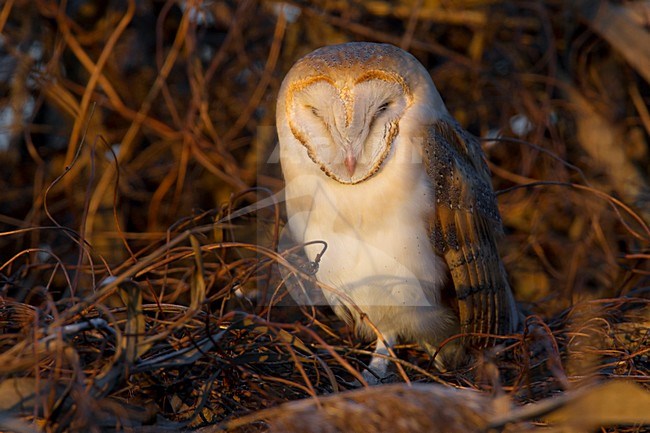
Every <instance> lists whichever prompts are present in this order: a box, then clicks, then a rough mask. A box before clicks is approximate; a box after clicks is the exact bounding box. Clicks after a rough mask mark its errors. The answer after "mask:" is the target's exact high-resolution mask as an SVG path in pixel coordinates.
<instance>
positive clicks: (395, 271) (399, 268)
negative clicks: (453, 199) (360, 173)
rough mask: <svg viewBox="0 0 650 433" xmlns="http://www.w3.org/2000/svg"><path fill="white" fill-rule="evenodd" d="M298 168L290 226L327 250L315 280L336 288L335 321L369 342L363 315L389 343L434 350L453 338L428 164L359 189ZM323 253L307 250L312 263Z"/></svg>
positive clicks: (403, 167) (290, 191)
mask: <svg viewBox="0 0 650 433" xmlns="http://www.w3.org/2000/svg"><path fill="white" fill-rule="evenodd" d="M300 165H301V166H302V167H301V173H300V174H297V177H296V178H294V180H293V181H292V182H290V183H288V184H287V185H286V190H285V194H286V199H287V209H288V213H289V215H288V217H289V218H288V227H289V228H290V230H291V233H292V235H293V238H294V239H295V240H296V241H297V242H309V241H316V240H322V241H325V242H326V243H327V251H326V252H325V254H324V255H323V257H322V258H321V261H320V266H319V270H318V273H317V274H316V276H317V278H318V280H319V281H320V282H321V283H324V284H325V285H327V286H329V287H331V289H332V290H331V291H329V290H326V291H325V296H326V298H327V300H328V302H329V303H330V305H332V307H333V308H334V310H335V311H336V312H337V314H338V315H339V316H341V317H344V318H346V319H351V320H352V322H353V323H354V324H355V326H356V329H357V331H358V332H359V333H360V334H361V335H363V336H365V337H367V338H372V337H374V336H375V334H374V332H373V331H372V328H371V327H369V326H368V325H367V323H366V322H364V321H363V320H360V317H359V310H361V311H362V312H363V313H365V314H366V315H367V316H368V319H370V321H371V322H372V323H373V324H374V325H375V326H376V327H377V329H378V330H379V331H380V332H382V334H384V335H385V336H387V337H390V338H395V339H396V338H403V339H405V340H407V341H426V342H428V343H430V344H435V343H437V342H439V341H440V339H442V338H444V337H446V336H448V334H449V333H450V332H451V330H452V328H453V323H454V320H453V316H452V314H451V312H450V311H448V310H447V309H446V308H444V307H442V306H441V305H440V302H439V298H440V288H441V287H442V285H443V284H444V280H445V275H446V273H445V271H446V264H445V263H444V261H443V260H442V259H441V258H440V257H438V256H437V255H435V253H434V251H433V248H432V245H431V241H430V239H429V234H428V227H427V221H429V218H431V217H432V215H429V213H430V212H431V209H432V208H433V206H432V205H431V204H432V203H433V197H432V193H431V189H430V186H429V183H428V181H427V178H426V173H425V172H424V168H423V167H422V165H419V164H398V163H395V164H391V165H387V166H386V167H384V170H385V171H395V173H392V174H389V173H384V172H383V171H384V170H382V172H381V173H379V174H378V175H377V176H374V177H373V178H371V179H369V180H367V181H365V182H363V183H361V184H358V185H353V186H352V185H343V184H340V183H338V182H336V181H333V180H332V179H329V178H328V177H326V176H324V175H323V174H322V173H321V172H320V171H314V170H310V169H309V168H308V166H304V165H302V164H300ZM312 167H314V166H313V164H312ZM283 169H284V170H285V171H286V170H291V168H289V167H286V165H285V167H283ZM396 179H397V181H396ZM405 191H407V192H408V193H406V194H405V193H404V192H405ZM321 250H322V245H319V244H315V245H310V246H307V247H306V252H307V255H308V257H309V259H310V260H314V259H315V257H316V255H317V254H318V253H319V252H320V251H321ZM337 292H338V293H342V294H344V296H339V295H338V294H337ZM346 296H347V299H346ZM349 301H352V303H354V304H355V305H356V306H357V307H358V309H359V310H357V309H356V308H355V307H353V306H350V305H349V304H350V302H349Z"/></svg>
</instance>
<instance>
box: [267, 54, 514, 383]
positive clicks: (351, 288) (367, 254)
mask: <svg viewBox="0 0 650 433" xmlns="http://www.w3.org/2000/svg"><path fill="white" fill-rule="evenodd" d="M277 128H278V135H279V140H280V155H281V156H280V160H281V165H282V171H283V174H284V179H285V182H286V189H285V197H286V205H287V216H288V221H287V227H288V229H289V231H290V233H291V236H292V237H293V239H294V240H295V241H296V242H299V243H305V242H309V241H315V240H321V241H324V242H325V243H326V244H327V247H328V248H327V251H326V253H325V254H324V255H323V257H322V258H321V260H320V266H319V269H318V272H317V274H316V277H317V279H318V281H319V282H320V283H321V284H322V286H323V287H325V288H326V289H325V290H324V295H325V298H326V299H327V301H328V302H329V304H330V305H331V306H332V308H333V309H334V311H335V312H336V314H337V315H338V316H339V317H341V318H342V319H344V320H346V321H347V322H348V323H350V324H351V325H353V326H354V327H355V329H356V330H357V331H358V333H359V335H360V336H361V337H363V338H365V339H376V340H377V345H376V349H375V353H376V354H377V355H379V356H373V358H372V360H371V362H370V365H369V366H368V370H366V371H364V373H363V374H364V378H366V379H367V380H368V381H369V382H371V383H378V382H381V381H382V380H384V379H386V378H387V377H389V376H390V371H389V370H390V369H389V367H390V362H389V361H387V359H386V358H385V357H383V356H381V355H386V354H387V353H388V348H387V347H390V346H392V345H394V344H396V343H398V342H415V343H418V344H420V345H422V346H423V347H424V348H425V349H426V350H427V351H429V352H430V353H435V352H436V351H437V350H438V349H439V346H440V344H441V343H442V342H443V341H444V340H446V339H447V338H448V337H450V336H452V335H455V334H459V333H461V334H463V335H464V336H463V338H461V339H456V340H454V341H455V343H453V344H450V345H447V346H446V347H445V348H444V350H442V351H441V353H440V356H438V357H437V363H438V365H439V366H441V367H444V366H445V365H447V366H449V365H453V364H454V363H456V362H458V360H460V359H464V357H465V351H466V348H468V347H484V346H485V345H487V344H489V343H490V339H489V338H488V336H489V335H494V334H500V335H504V334H509V333H512V332H514V331H515V330H516V328H517V325H518V317H519V316H518V312H517V308H516V305H515V302H514V299H513V296H512V293H511V290H510V286H509V284H508V280H507V276H506V273H505V270H504V267H503V265H502V263H501V259H500V257H499V254H498V252H497V238H498V236H499V234H500V232H501V218H500V215H499V211H498V208H497V204H496V199H495V196H494V192H493V190H492V186H491V182H490V174H489V172H488V168H487V166H486V163H485V161H484V159H483V153H482V151H481V148H480V145H479V143H478V141H477V139H476V138H474V137H473V136H471V135H470V134H469V133H467V132H466V131H464V130H463V129H462V128H461V127H460V126H459V125H458V123H457V122H456V121H455V120H454V119H453V118H452V117H451V115H450V114H449V113H448V111H447V109H446V108H445V105H444V103H443V101H442V99H441V97H440V95H439V94H438V91H437V90H436V87H435V85H434V84H433V81H432V80H431V77H430V75H429V73H428V72H427V70H426V69H425V68H424V67H423V66H422V64H420V63H419V62H418V61H417V60H416V59H415V58H414V57H413V56H412V55H411V54H409V53H407V52H406V51H404V50H402V49H400V48H397V47H395V46H392V45H386V44H376V43H362V42H359V43H347V44H342V45H334V46H328V47H324V48H320V49H318V50H316V51H314V52H312V53H311V54H308V55H307V56H305V57H303V58H302V59H300V60H299V61H298V62H297V63H296V64H295V65H294V66H293V67H292V68H291V70H290V71H289V72H288V74H287V76H286V78H285V79H284V81H283V83H282V87H281V89H280V93H279V97H278V105H277ZM320 249H321V248H320V246H318V245H309V246H306V247H305V252H306V254H307V256H308V258H309V259H310V260H314V259H315V257H316V255H317V254H318V253H319V252H320ZM449 288H452V290H447V289H449ZM447 292H450V293H454V294H455V296H453V297H450V296H443V293H447ZM368 322H370V323H371V324H369V323H368ZM375 329H376V330H377V331H378V333H379V335H377V332H376V331H375Z"/></svg>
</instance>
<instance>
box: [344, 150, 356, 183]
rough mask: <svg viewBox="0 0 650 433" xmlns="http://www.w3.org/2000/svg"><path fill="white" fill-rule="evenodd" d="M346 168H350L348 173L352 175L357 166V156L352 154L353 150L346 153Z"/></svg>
mask: <svg viewBox="0 0 650 433" xmlns="http://www.w3.org/2000/svg"><path fill="white" fill-rule="evenodd" d="M344 163H345V168H347V169H348V174H349V175H350V177H352V175H353V174H354V170H355V169H356V168H357V158H355V157H354V155H352V152H349V151H348V152H347V154H346V155H345V161H344Z"/></svg>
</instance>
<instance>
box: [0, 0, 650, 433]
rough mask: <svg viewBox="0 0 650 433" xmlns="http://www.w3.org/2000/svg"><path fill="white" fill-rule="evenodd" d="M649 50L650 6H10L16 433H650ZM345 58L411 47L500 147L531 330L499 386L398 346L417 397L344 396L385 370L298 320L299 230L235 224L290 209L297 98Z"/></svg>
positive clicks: (314, 318)
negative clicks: (285, 109)
mask: <svg viewBox="0 0 650 433" xmlns="http://www.w3.org/2000/svg"><path fill="white" fill-rule="evenodd" d="M180 4H183V8H181V7H180V6H179V5H180ZM599 7H600V8H601V10H600V12H601V13H600V14H597V13H596V11H597V9H598V8H599ZM649 28H650V4H649V3H648V2H647V1H620V2H614V1H613V0H611V1H610V2H599V1H593V2H592V1H583V2H579V1H576V2H564V1H559V0H549V1H533V0H531V1H522V2H516V1H500V0H453V1H452V0H449V1H445V0H441V1H434V0H412V1H411V0H401V1H396V2H389V1H384V0H377V1H361V0H357V1H352V2H347V1H339V0H331V1H329V0H318V1H313V2H306V1H289V2H286V3H280V2H276V1H271V0H259V1H254V0H240V1H234V0H233V1H207V0H204V1H203V2H198V1H194V2H192V1H186V2H185V1H162V0H161V1H158V0H144V1H137V2H136V1H135V0H112V1H107V2H99V1H91V0H67V1H60V2H57V1H54V0H4V2H2V3H0V30H1V32H2V39H1V40H0V162H1V164H2V172H1V173H0V430H2V431H15V432H33V431H47V432H73V431H74V432H77V431H79V432H85V431H89V432H100V431H101V432H103V431H106V432H110V431H118V430H120V431H121V430H125V431H157V432H160V431H179V430H180V429H182V428H195V427H201V428H203V429H204V431H219V430H218V428H222V429H225V430H227V431H233V432H234V431H237V432H245V431H269V430H271V431H275V432H282V431H296V432H298V431H318V432H336V431H346V432H347V431H350V432H352V431H365V432H379V431H394V432H401V431H404V432H406V431H421V432H425V431H433V429H434V428H435V427H436V426H443V428H442V429H441V431H452V430H454V429H456V431H486V430H487V429H488V428H496V429H500V428H505V429H506V430H507V431H528V430H530V431H532V430H535V429H536V428H537V426H539V425H540V424H542V425H543V424H546V423H547V422H551V421H553V420H555V422H556V426H557V425H562V426H565V427H562V428H566V430H561V431H591V429H593V428H594V426H597V425H599V424H612V423H613V424H628V425H621V426H619V427H609V428H608V430H607V431H620V432H627V431H630V432H632V431H635V432H637V431H648V427H647V426H646V427H643V426H639V425H637V426H634V422H636V423H640V422H642V421H644V419H643V418H638V414H639V412H638V411H637V412H634V410H635V408H639V407H640V408H643V407H644V406H643V404H647V403H648V402H647V398H648V397H647V392H646V393H644V391H643V388H647V387H648V383H649V381H650V349H649V347H650V346H649V344H648V339H649V337H648V329H649V327H650V307H649V306H648V304H649V303H650V294H649V293H650V284H649V282H650V278H649V275H650V229H649V228H648V222H650V189H649V185H648V183H649V182H648V174H649V167H650V155H649V152H650V150H649V146H648V139H649V137H650V113H649V110H648V105H649V104H650V84H649V82H650V33H649V31H648V29H649ZM351 40H371V41H383V42H390V43H393V44H396V45H400V46H402V47H404V48H406V49H408V50H410V51H411V52H412V53H413V54H414V55H416V57H418V58H419V59H420V60H421V61H422V62H423V63H424V64H425V65H426V66H427V68H428V69H429V71H430V72H431V74H432V76H433V78H434V81H435V82H436V84H437V86H438V88H439V89H440V91H441V93H442V95H443V97H444V99H445V101H446V103H447V105H448V107H449V109H450V111H452V113H453V114H454V115H455V116H456V117H457V118H458V119H459V120H460V122H461V123H462V124H463V126H465V127H466V128H468V129H469V130H470V131H472V132H473V133H475V134H476V135H478V136H481V137H491V138H494V139H492V140H486V141H485V150H486V153H487V155H488V159H489V161H490V166H491V169H492V171H493V174H494V184H495V187H496V188H497V189H498V190H499V191H500V193H499V204H500V207H501V210H502V214H503V217H504V223H505V229H506V236H505V239H504V241H503V256H504V259H505V264H506V267H507V269H508V271H509V274H510V276H511V280H512V283H513V286H514V289H515V291H516V296H517V298H518V300H520V301H521V303H522V306H523V307H524V308H525V309H526V310H527V312H528V314H529V318H528V321H527V327H526V329H525V332H524V334H523V335H517V336H513V338H512V339H510V340H507V341H504V344H503V345H502V346H501V347H500V348H498V350H496V349H495V350H493V351H491V352H490V353H487V354H485V355H484V356H483V362H482V363H481V364H480V367H476V368H473V369H472V370H469V371H459V372H450V373H446V374H439V373H436V372H435V370H433V369H431V360H430V359H429V358H428V356H427V355H425V354H424V353H423V352H421V351H420V350H418V348H417V347H411V346H409V347H403V348H400V349H399V351H398V354H399V360H396V361H399V363H400V366H401V367H402V368H403V370H402V371H401V373H402V375H403V378H402V380H405V381H410V382H412V383H415V382H418V384H417V386H414V387H412V388H408V387H406V386H405V385H391V387H390V388H386V389H384V390H381V391H376V390H372V389H371V390H358V391H354V393H353V394H350V395H349V396H348V395H347V394H336V393H337V392H338V391H342V390H345V389H348V388H351V385H350V383H352V382H353V381H354V379H355V377H356V378H359V375H358V373H357V372H358V371H360V369H362V368H363V362H367V360H368V353H369V352H368V350H371V348H370V347H368V346H364V345H362V344H361V343H359V342H358V341H356V339H355V338H354V336H353V334H352V332H351V330H349V329H347V328H346V327H345V326H344V325H343V324H342V323H340V322H339V321H337V320H336V318H335V316H333V314H332V313H331V311H329V309H328V308H326V307H305V306H299V305H295V303H292V301H291V297H290V296H288V295H287V288H292V287H293V288H295V287H299V286H300V284H303V285H313V284H314V282H313V280H312V278H311V276H310V270H313V269H312V268H313V266H311V267H310V264H309V263H300V258H299V257H298V255H297V253H296V254H283V255H280V254H278V253H277V252H276V248H275V247H276V245H277V243H278V236H279V233H280V229H281V224H282V223H281V221H282V215H281V213H282V208H281V205H275V206H274V205H271V206H268V207H266V208H263V209H256V208H254V209H253V210H252V211H251V212H248V213H244V214H243V215H237V216H234V217H229V215H231V214H232V213H233V212H235V211H237V210H238V209H243V208H245V207H246V206H247V205H250V204H252V203H255V202H257V201H258V200H260V199H264V198H268V197H270V196H272V194H273V193H275V192H278V191H280V190H281V188H282V181H281V176H280V172H279V165H278V164H277V161H276V159H275V158H274V153H273V150H274V147H275V140H276V137H275V130H274V110H275V107H274V103H275V95H276V93H277V90H278V87H279V84H280V82H281V80H282V77H283V75H284V73H286V71H287V70H288V68H289V67H290V66H291V64H292V63H293V62H294V61H295V60H296V59H297V58H299V57H300V56H301V55H303V54H306V53H307V52H309V51H311V50H312V49H314V48H316V47H318V46H321V45H324V44H331V43H338V42H344V41H351ZM496 137H513V138H496ZM257 207H259V206H257ZM249 210H250V209H249ZM294 253H295V252H294ZM294 256H295V257H294ZM242 294H246V295H247V296H242ZM617 378H619V379H627V381H628V382H632V383H634V382H635V383H636V384H637V385H638V386H637V387H632V388H616V387H615V388H606V389H600V388H597V389H596V391H594V392H589V390H590V389H592V388H590V386H591V385H593V384H595V383H597V382H600V381H605V382H607V383H614V384H615V383H616V382H615V381H612V380H611V379H617ZM429 382H435V383H437V384H438V385H436V386H433V385H424V384H426V383H429ZM619 385H620V384H619ZM626 385H629V383H628V384H626ZM453 388H458V390H454V389H453ZM585 390H586V391H585ZM476 391H481V392H480V393H477V392H476ZM329 393H335V394H333V395H330V396H328V397H325V398H323V397H320V398H319V400H306V401H301V402H296V403H293V404H290V405H289V406H288V407H283V408H282V410H281V411H278V410H276V409H269V410H268V411H266V412H261V413H260V412H256V411H258V410H261V409H265V408H269V407H276V406H277V405H279V404H280V403H283V402H287V401H293V400H297V399H302V398H305V397H310V396H319V395H323V394H329ZM581 393H582V394H581ZM560 395H561V397H559V396H560ZM585 395H587V397H589V398H595V397H594V396H596V395H598V396H601V397H602V398H601V400H602V401H601V402H600V403H594V402H593V401H592V400H588V402H589V403H588V404H587V403H584V401H583V400H581V399H583V398H585V397H584V396H585ZM459 396H460V397H459ZM553 396H555V398H551V397H553ZM574 396H575V398H574ZM558 397H559V398H558ZM548 398H551V399H550V400H548ZM644 399H645V400H644ZM581 401H582V402H583V403H581ZM531 402H537V403H535V404H534V405H529V406H522V405H523V404H524V403H531ZM615 403H617V404H618V406H617V404H615ZM599 404H600V405H599ZM571 405H573V406H571ZM635 405H636V406H635ZM639 405H641V406H639ZM510 406H512V407H513V408H514V410H509V409H508V407H510ZM316 407H319V408H320V409H318V410H315V408H316ZM557 407H564V408H565V409H566V408H567V407H568V408H573V409H572V411H569V412H568V414H567V413H566V410H565V414H564V415H561V414H560V415H557V413H558V412H557V411H556V416H555V418H553V417H552V416H548V417H547V416H546V415H545V414H546V413H547V412H552V411H553V410H554V409H556V408H557ZM647 407H650V406H645V408H647ZM625 408H629V409H630V413H629V414H627V415H629V416H627V415H626V411H625V410H624V409H625ZM608 409H609V410H610V411H611V412H614V414H616V415H618V418H616V417H613V418H612V417H610V418H607V414H606V412H607V410H608ZM526 410H527V412H526ZM642 412H644V413H645V411H642ZM351 414H356V415H355V416H352V415H351ZM635 414H636V415H635ZM241 416H244V418H240V417H241ZM598 416H601V417H600V418H598ZM626 416H627V418H626ZM634 416H637V418H635V417H634ZM646 416H647V414H646ZM576 419H579V420H581V421H580V423H579V424H571V425H572V426H573V427H566V426H567V425H569V424H567V423H569V422H573V421H576ZM262 420H265V421H262ZM645 422H648V419H647V418H645ZM557 423H559V424H557ZM630 423H632V425H629V424H630ZM214 424H217V427H216V426H215V425H214ZM206 426H207V427H206ZM572 429H573V430H572ZM580 429H586V430H580ZM556 431H560V430H556ZM602 431H606V430H605V429H602Z"/></svg>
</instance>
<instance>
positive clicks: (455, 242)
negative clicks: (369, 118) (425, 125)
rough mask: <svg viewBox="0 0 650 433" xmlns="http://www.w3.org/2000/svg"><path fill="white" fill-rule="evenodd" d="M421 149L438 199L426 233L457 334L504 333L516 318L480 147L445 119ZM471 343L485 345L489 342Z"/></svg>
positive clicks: (433, 128) (472, 339)
mask: <svg viewBox="0 0 650 433" xmlns="http://www.w3.org/2000/svg"><path fill="white" fill-rule="evenodd" d="M425 148H426V152H425V163H426V164H427V173H428V175H429V176H430V178H431V181H432V184H433V186H434V187H435V200H436V214H435V219H434V221H432V222H431V225H430V234H431V239H432V242H433V244H434V247H435V249H436V253H437V254H439V255H440V256H442V257H444V258H445V260H446V262H447V265H448V266H449V270H450V272H451V278H452V280H453V284H454V287H455V289H456V295H457V299H458V307H459V312H460V325H461V332H462V333H480V334H508V333H510V332H512V329H513V327H514V325H515V323H516V320H517V317H516V315H515V312H514V311H515V310H514V305H513V302H514V301H513V299H512V294H511V292H510V286H509V285H508V281H507V277H506V273H505V270H504V268H503V265H502V263H501V259H500V257H499V253H498V251H497V246H496V238H497V236H498V235H499V234H500V232H501V230H502V228H501V217H500V215H499V210H498V208H497V205H496V199H495V196H494V192H493V190H492V186H491V183H490V173H489V171H488V168H487V165H486V163H485V161H484V160H483V153H482V150H481V147H480V144H479V142H478V140H477V139H476V138H475V137H473V136H471V135H470V134H469V133H467V132H466V131H465V130H463V129H462V128H461V127H460V126H459V125H458V124H457V123H456V121H454V120H453V119H451V118H448V119H444V120H439V121H438V122H436V123H435V124H434V125H432V126H431V128H430V130H429V137H428V140H427V143H426V146H425ZM469 342H470V344H472V345H478V346H483V345H485V344H487V342H488V340H487V339H485V338H480V337H470V338H469Z"/></svg>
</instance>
